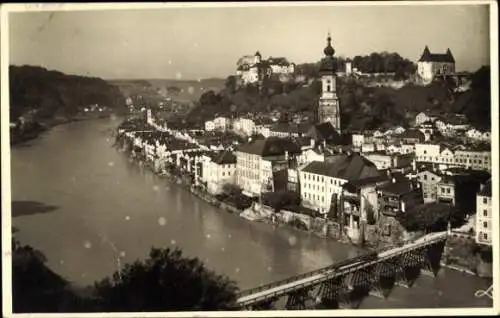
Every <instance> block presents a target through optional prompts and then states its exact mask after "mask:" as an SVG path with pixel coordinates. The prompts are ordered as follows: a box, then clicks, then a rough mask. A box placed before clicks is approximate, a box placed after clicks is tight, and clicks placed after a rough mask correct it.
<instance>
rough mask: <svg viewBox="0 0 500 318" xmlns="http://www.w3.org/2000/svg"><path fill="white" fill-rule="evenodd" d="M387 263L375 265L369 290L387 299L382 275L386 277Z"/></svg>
mask: <svg viewBox="0 0 500 318" xmlns="http://www.w3.org/2000/svg"><path fill="white" fill-rule="evenodd" d="M386 267H387V266H386V264H385V263H377V264H375V265H374V266H373V271H372V276H371V288H370V291H369V292H368V294H369V295H371V296H374V297H377V298H382V299H386V298H387V295H386V293H385V292H384V289H383V287H382V282H381V280H382V277H384V274H385V272H386V271H387V269H386Z"/></svg>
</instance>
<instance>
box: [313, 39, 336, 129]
mask: <svg viewBox="0 0 500 318" xmlns="http://www.w3.org/2000/svg"><path fill="white" fill-rule="evenodd" d="M331 41H332V38H331V37H330V34H328V38H327V45H326V48H325V49H324V50H323V52H324V53H325V57H324V58H323V59H322V60H321V66H320V70H319V71H320V76H321V97H320V99H319V105H318V123H319V124H322V123H327V122H328V123H330V124H331V125H332V126H333V128H335V130H336V131H337V132H338V133H339V134H340V133H341V131H340V111H339V100H338V97H337V83H336V74H335V73H336V71H337V67H336V61H335V60H334V58H333V55H334V54H335V50H334V49H333V47H332V45H331Z"/></svg>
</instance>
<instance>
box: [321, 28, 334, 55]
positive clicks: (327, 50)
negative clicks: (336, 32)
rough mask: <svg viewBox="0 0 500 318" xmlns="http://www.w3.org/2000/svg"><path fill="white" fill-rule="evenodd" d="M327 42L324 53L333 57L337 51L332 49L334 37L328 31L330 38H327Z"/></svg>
mask: <svg viewBox="0 0 500 318" xmlns="http://www.w3.org/2000/svg"><path fill="white" fill-rule="evenodd" d="M326 42H327V44H326V47H325V49H324V50H323V52H324V53H325V56H327V57H333V55H334V54H335V50H334V49H333V47H332V37H331V35H330V31H328V37H327V38H326Z"/></svg>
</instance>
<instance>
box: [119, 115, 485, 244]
mask: <svg viewBox="0 0 500 318" xmlns="http://www.w3.org/2000/svg"><path fill="white" fill-rule="evenodd" d="M152 123H153V124H154V126H156V125H157V124H155V121H154V120H152ZM154 126H153V125H150V126H148V127H149V128H150V129H153V130H156V128H155V127H154ZM163 128H165V127H163ZM163 128H162V129H163ZM163 130H164V131H157V130H156V131H148V130H147V129H144V128H143V131H136V132H133V131H126V132H125V134H126V135H127V136H129V137H133V140H134V144H135V146H137V147H140V148H142V149H144V151H145V153H146V156H147V157H148V158H150V159H152V160H156V162H159V163H160V166H161V165H163V166H165V165H173V166H176V167H177V168H178V169H180V170H181V171H182V172H183V173H184V174H186V175H189V176H190V177H191V178H190V179H191V181H192V182H193V183H192V184H194V185H198V186H201V187H203V188H204V189H206V191H207V192H208V193H210V194H211V195H217V194H219V193H221V192H222V191H223V188H224V185H225V184H233V185H236V186H238V187H240V188H241V190H242V192H243V194H244V195H246V196H248V197H252V198H254V199H257V198H258V197H260V196H261V195H262V194H263V193H266V192H278V191H280V190H290V191H296V192H297V193H298V194H299V195H300V198H301V201H302V203H301V205H302V206H303V207H305V208H307V209H310V210H314V211H317V212H318V214H319V215H321V217H323V218H329V219H331V220H334V221H336V222H338V223H339V224H341V225H342V227H343V228H344V229H345V232H346V233H347V235H348V236H349V237H350V238H351V240H353V241H359V240H360V233H361V232H362V230H361V229H362V227H363V223H373V222H377V221H378V220H382V219H384V218H391V219H396V218H397V217H398V216H400V215H401V214H404V213H413V212H414V211H415V209H416V208H421V207H422V205H425V204H439V205H442V206H446V205H453V206H457V207H459V208H462V209H466V210H467V213H468V214H470V215H472V214H476V215H477V219H476V223H477V224H476V229H477V230H476V239H477V240H478V242H479V243H482V244H491V232H490V231H491V190H489V191H488V189H490V188H491V185H490V186H489V188H488V186H483V185H484V184H487V181H488V179H489V178H490V176H489V174H488V173H487V172H483V173H480V172H478V171H468V170H466V169H460V168H447V167H440V166H433V167H432V166H431V165H424V164H419V165H417V164H416V160H415V159H412V160H407V162H408V161H409V162H410V163H409V164H407V166H409V168H408V169H406V170H398V169H394V167H387V168H378V167H377V165H376V164H375V163H374V162H372V161H371V160H369V159H368V158H367V157H365V156H363V155H361V154H359V153H356V152H353V151H351V150H350V149H345V148H342V147H335V145H334V144H333V143H327V144H326V145H325V143H324V142H323V140H321V139H316V140H315V139H314V138H310V139H309V140H308V141H309V142H308V143H306V142H304V141H305V140H307V138H305V137H302V138H289V137H268V138H262V139H254V140H250V141H249V142H238V141H234V142H233V145H232V146H231V145H230V146H227V145H226V146H222V144H219V145H218V146H216V147H212V148H210V147H207V146H205V145H203V144H201V143H199V142H198V141H197V140H198V139H197V138H196V136H195V134H192V133H191V134H190V133H186V132H182V131H176V130H171V129H163ZM122 132H123V131H122ZM191 135H192V136H194V137H191ZM180 138H183V139H189V140H191V141H192V142H189V141H187V140H182V139H180ZM318 141H319V142H318ZM222 149H225V150H222ZM283 176H284V177H283ZM471 189H472V191H471ZM476 193H478V197H477V198H476ZM471 197H472V199H471ZM471 202H472V203H471ZM476 211H477V213H476Z"/></svg>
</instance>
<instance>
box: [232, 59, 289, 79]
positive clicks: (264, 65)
mask: <svg viewBox="0 0 500 318" xmlns="http://www.w3.org/2000/svg"><path fill="white" fill-rule="evenodd" d="M294 72H295V64H294V63H290V62H288V60H287V59H286V58H284V57H269V58H268V59H267V60H263V59H262V55H261V54H260V52H258V51H257V53H255V55H245V56H243V57H241V58H240V59H239V60H238V63H237V69H236V75H237V76H238V78H239V79H240V81H241V82H242V84H244V85H245V84H252V83H258V82H260V81H262V80H263V79H264V78H265V77H271V76H272V75H273V74H275V75H277V76H278V77H279V79H280V80H283V81H285V80H286V79H288V78H289V77H290V76H291V75H293V74H294Z"/></svg>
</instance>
